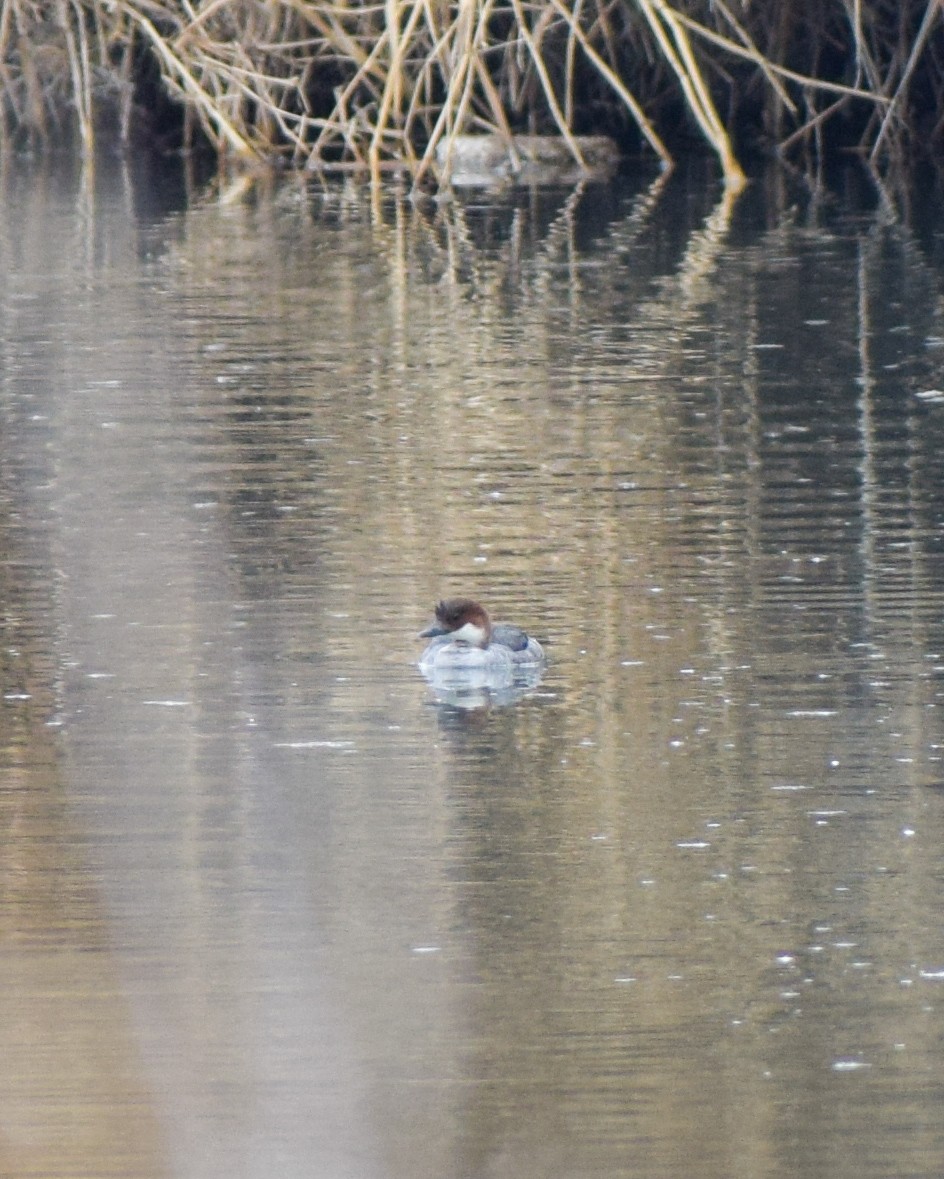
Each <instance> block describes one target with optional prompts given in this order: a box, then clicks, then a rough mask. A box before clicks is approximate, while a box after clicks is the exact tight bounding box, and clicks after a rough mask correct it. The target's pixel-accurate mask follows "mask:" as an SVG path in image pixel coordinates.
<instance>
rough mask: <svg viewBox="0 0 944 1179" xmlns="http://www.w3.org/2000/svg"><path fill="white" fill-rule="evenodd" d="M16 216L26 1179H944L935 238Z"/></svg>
mask: <svg viewBox="0 0 944 1179" xmlns="http://www.w3.org/2000/svg"><path fill="white" fill-rule="evenodd" d="M3 185H4V190H5V191H4V197H5V199H4V203H3V206H2V209H3V211H2V213H0V253H2V256H3V262H4V266H3V273H4V276H5V277H4V281H3V285H2V296H0V333H2V348H3V360H2V374H3V375H2V389H0V539H2V546H0V552H2V554H3V555H2V558H0V598H2V603H3V611H2V629H0V636H2V643H0V666H2V670H3V697H2V701H0V757H2V762H0V765H2V773H0V952H2V964H3V965H2V969H3V978H4V984H3V986H2V988H0V1109H2V1110H3V1118H2V1121H0V1175H10V1176H18V1177H19V1176H33V1175H35V1176H46V1175H50V1174H57V1175H68V1176H86V1175H88V1176H108V1175H115V1176H142V1177H150V1176H170V1175H173V1176H194V1177H198V1179H203V1177H212V1176H227V1177H230V1176H256V1175H259V1176H262V1175H265V1176H269V1175H272V1174H279V1175H284V1176H293V1175H299V1176H301V1175H305V1176H311V1175H317V1176H319V1177H324V1179H347V1177H349V1176H350V1177H351V1179H354V1177H356V1179H368V1177H372V1176H378V1177H384V1179H394V1177H397V1176H404V1177H407V1176H409V1177H411V1179H414V1177H417V1176H436V1177H437V1179H503V1177H505V1176H508V1177H511V1176H514V1177H516V1179H518V1177H521V1176H524V1177H529V1176H534V1177H538V1176H542V1177H543V1176H555V1177H558V1176H566V1177H573V1179H578V1177H579V1179H587V1177H591V1176H593V1177H596V1176H599V1177H601V1179H602V1177H604V1176H606V1177H617V1176H633V1177H635V1176H646V1177H649V1176H652V1177H656V1179H659V1177H665V1179H682V1177H686V1179H687V1177H688V1176H690V1175H691V1174H692V1173H693V1168H694V1169H696V1170H697V1172H698V1174H699V1175H700V1176H703V1177H709V1179H710V1177H717V1179H730V1177H731V1176H741V1175H743V1176H751V1177H754V1176H761V1175H762V1176H771V1177H780V1176H782V1177H784V1179H787V1177H790V1179H794V1177H796V1176H804V1177H819V1176H823V1177H826V1176H829V1177H830V1179H843V1177H846V1176H848V1177H849V1179H852V1177H853V1176H855V1177H856V1179H861V1177H869V1176H875V1177H876V1179H877V1177H887V1176H890V1175H895V1176H899V1177H905V1176H937V1175H940V1174H941V1173H942V1172H944V1122H942V1120H941V1117H940V1110H941V1108H942V1101H944V1080H942V1075H941V1069H940V1060H941V1052H942V1049H944V922H942V918H941V913H942V911H944V853H942V851H941V848H942V847H944V767H942V760H941V759H942V748H944V722H942V709H941V701H942V690H944V686H942V677H944V630H942V628H944V622H942V617H944V609H942V607H944V544H942V525H944V459H942V457H941V456H942V455H944V372H942V362H944V313H942V298H941V292H942V273H941V250H940V238H941V231H940V230H939V229H936V228H935V227H934V224H933V219H932V218H931V217H930V215H929V214H928V213H927V210H926V209H924V208H923V207H922V206H921V205H920V202H919V201H916V202H915V205H914V213H915V215H914V217H912V215H911V210H909V211H908V212H907V213H906V214H902V215H899V216H896V215H895V214H894V213H893V212H892V209H891V206H889V205H888V204H887V203H883V202H882V201H881V200H879V199H877V198H876V196H875V194H874V192H873V191H872V190H871V189H870V188H869V186H868V184H867V183H865V182H864V181H863V179H862V178H861V175H859V174H850V176H849V178H848V179H847V180H845V181H844V185H843V187H837V188H836V189H835V190H833V191H831V192H829V193H825V194H819V195H818V197H817V199H813V198H811V197H810V195H809V194H808V193H805V192H803V191H802V190H800V189H799V188H796V187H793V186H792V182H789V181H787V180H786V179H784V178H783V177H782V176H777V175H771V176H769V177H765V178H762V179H759V180H758V181H756V182H755V183H754V185H753V186H752V187H751V188H750V189H749V190H748V191H747V193H746V194H745V195H744V196H743V197H742V198H741V199H740V200H737V201H735V200H730V199H726V198H724V197H723V196H722V194H721V193H720V192H719V191H718V190H717V189H716V188H715V187H713V185H712V182H711V181H710V180H706V179H704V178H702V177H699V176H695V175H690V176H682V177H677V178H673V179H670V180H669V181H663V180H655V179H653V178H652V177H640V178H638V179H634V180H630V179H628V178H624V179H623V180H621V181H620V182H619V183H614V184H613V185H612V186H606V187H603V186H600V187H591V188H588V189H586V190H583V191H580V190H568V191H566V192H565V191H555V190H533V191H520V192H514V191H506V192H497V193H487V192H481V191H468V192H462V193H458V194H457V195H456V197H455V199H454V200H452V201H449V202H440V203H434V202H426V201H420V202H412V201H410V200H409V199H406V198H404V197H401V196H400V195H398V194H397V193H396V192H395V191H394V190H390V191H386V192H381V193H377V192H372V191H371V190H370V189H367V188H365V187H363V186H360V185H357V184H353V183H345V182H339V183H337V184H324V185H322V184H317V183H312V184H308V185H305V184H303V183H301V182H296V181H293V180H285V181H283V182H282V183H280V184H278V185H276V184H273V185H271V186H265V185H256V186H255V187H249V186H246V188H245V189H242V190H241V189H239V188H238V187H237V186H235V185H234V186H233V188H232V189H230V190H227V191H224V192H222V193H215V194H213V195H209V194H207V195H204V196H201V197H198V198H197V199H194V200H193V201H191V202H189V203H186V202H184V201H182V200H181V199H180V189H179V187H178V186H177V184H176V183H175V182H172V181H171V180H168V181H167V182H166V183H164V184H162V185H161V186H157V185H151V184H149V183H148V182H147V180H146V178H145V179H142V177H140V176H134V175H132V174H130V173H124V172H122V171H121V170H120V169H118V168H117V166H116V167H115V169H113V170H112V171H109V172H105V173H101V174H100V175H99V176H98V178H97V180H96V182H95V183H94V184H92V183H91V182H89V180H88V178H87V177H82V176H81V175H72V176H67V175H64V174H49V173H46V172H42V171H39V170H32V169H29V168H27V167H26V166H23V167H21V168H19V169H13V170H8V171H7V172H6V173H5V174H4V176H3ZM162 194H163V195H162ZM915 224H918V225H919V228H918V229H917V230H916V229H913V228H912V226H913V225H915ZM460 592H461V593H471V594H474V595H476V596H480V597H481V598H482V599H483V600H485V601H486V603H487V604H488V605H489V607H490V608H492V609H493V612H494V613H495V614H497V615H498V616H499V617H506V618H510V619H514V620H516V621H519V622H521V623H522V624H524V625H526V626H527V627H528V629H529V630H530V631H532V632H533V633H534V634H535V635H536V636H537V637H538V638H539V639H540V640H541V642H542V643H543V644H544V646H545V648H546V650H547V653H548V656H549V666H548V669H547V671H546V673H545V675H544V676H543V679H541V681H540V683H538V684H537V685H536V686H534V687H533V688H532V689H530V690H528V691H527V692H525V693H523V694H522V695H521V696H520V698H518V699H516V700H515V701H514V702H513V703H511V704H509V705H508V706H501V702H500V701H496V700H492V701H489V700H488V699H487V698H486V699H485V700H484V701H483V702H482V703H483V706H482V707H459V706H456V705H455V704H451V703H449V702H444V701H443V699H442V698H440V697H438V696H437V694H436V693H435V692H434V691H432V690H431V689H430V687H429V686H428V685H427V683H426V682H425V681H424V679H423V678H422V677H421V676H420V674H419V672H418V671H417V669H416V666H415V665H416V660H417V658H418V656H419V654H420V651H421V649H422V642H421V641H420V640H418V639H417V638H416V635H417V632H418V631H419V630H420V629H421V628H422V627H423V626H424V625H425V624H426V623H427V622H428V620H429V617H430V611H431V608H432V606H433V604H434V603H435V602H436V601H437V600H438V599H439V598H440V597H443V596H446V595H448V594H454V593H460Z"/></svg>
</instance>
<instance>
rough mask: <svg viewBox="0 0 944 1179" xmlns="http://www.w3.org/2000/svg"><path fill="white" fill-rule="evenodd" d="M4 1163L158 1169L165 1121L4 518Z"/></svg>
mask: <svg viewBox="0 0 944 1179" xmlns="http://www.w3.org/2000/svg"><path fill="white" fill-rule="evenodd" d="M0 534H2V536H3V540H4V544H3V549H4V553H5V555H6V558H7V563H6V564H5V566H4V569H3V571H2V572H0V591H2V597H3V602H4V606H5V610H4V623H3V625H2V626H0V643H2V651H3V656H2V663H0V671H2V684H3V692H4V704H3V706H2V708H0V759H2V767H3V768H2V774H0V847H2V853H0V947H2V950H0V956H2V976H3V982H2V986H0V1060H2V1062H3V1063H2V1066H0V1108H2V1110H3V1116H2V1128H0V1173H2V1174H3V1175H10V1176H14V1175H15V1176H22V1177H26V1176H33V1175H35V1176H45V1175H65V1174H76V1175H77V1174H83V1175H84V1174H89V1175H91V1174H97V1175H106V1174H113V1175H132V1174H135V1175H136V1174H147V1175H154V1176H158V1175H163V1174H165V1173H167V1172H166V1171H165V1168H164V1166H163V1162H162V1159H163V1148H162V1144H161V1133H162V1132H161V1129H160V1126H159V1124H158V1120H157V1119H156V1118H155V1116H154V1111H153V1109H152V1107H151V1102H150V1096H149V1093H148V1086H147V1082H146V1079H145V1078H144V1077H143V1076H142V1072H141V1061H140V1058H139V1053H138V1046H137V1043H136V1040H135V1035H134V1029H133V1026H132V1021H131V1018H130V1013H129V1010H128V1003H127V999H126V996H125V993H124V988H123V980H122V978H121V974H120V970H119V968H118V965H117V963H116V962H115V960H114V958H113V957H112V955H111V954H110V952H109V941H110V936H111V934H110V928H109V923H108V918H107V915H106V913H105V912H104V911H103V907H102V905H101V901H100V897H99V895H98V889H97V886H96V882H95V879H94V877H93V876H92V875H91V874H90V872H89V868H88V864H87V862H86V861H85V859H84V855H83V848H82V845H83V833H82V832H81V831H79V830H77V829H76V826H75V824H74V821H73V816H72V814H71V813H70V809H69V805H68V799H67V788H66V784H65V783H64V782H63V774H62V767H61V759H60V752H59V749H58V747H57V742H56V739H55V735H54V732H53V730H52V729H50V727H49V720H50V718H51V717H52V716H53V715H54V712H55V700H54V693H53V687H54V682H53V676H52V675H51V671H52V669H51V668H50V665H49V657H48V651H47V650H46V649H44V646H43V641H42V640H43V636H41V635H40V634H38V633H37V630H36V624H37V619H36V617H35V616H34V617H30V614H31V613H32V612H31V611H30V610H29V599H30V597H31V596H32V595H31V593H30V587H29V584H28V579H24V578H23V576H22V574H20V575H17V574H16V573H15V572H12V571H15V570H16V569H17V562H16V560H15V558H16V556H21V555H22V554H19V553H17V545H16V543H15V541H13V540H12V538H11V531H10V528H9V526H8V521H6V520H4V521H3V522H2V524H0Z"/></svg>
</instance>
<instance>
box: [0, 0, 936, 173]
mask: <svg viewBox="0 0 944 1179" xmlns="http://www.w3.org/2000/svg"><path fill="white" fill-rule="evenodd" d="M942 21H944V4H942V3H939V2H937V0H935V2H932V3H930V4H929V3H927V0H898V2H896V3H894V4H893V3H891V2H890V0H792V2H791V3H790V4H786V3H781V4H775V3H764V4H760V3H756V2H752V0H538V2H536V0H374V2H369V0H205V2H204V3H202V5H201V4H200V3H199V2H198V0H4V3H3V4H2V6H0V98H2V118H0V139H2V142H3V143H4V144H7V145H8V144H11V143H19V142H22V141H23V140H24V138H27V139H30V140H32V141H33V142H40V141H43V140H47V139H50V138H52V137H54V136H56V135H59V134H61V133H62V132H63V131H65V130H66V129H73V130H75V131H77V133H78V136H79V138H80V141H81V143H82V145H83V148H84V150H85V151H87V152H91V151H92V149H93V145H94V141H95V135H96V127H97V118H98V113H99V112H100V111H101V110H102V108H103V107H109V108H110V109H112V110H113V111H117V113H118V120H117V122H118V126H119V128H120V134H121V135H122V136H123V137H125V138H127V137H128V136H130V134H131V129H132V126H133V124H134V119H135V115H136V114H137V113H138V109H139V108H140V107H141V106H142V105H148V104H153V103H154V101H155V99H156V97H157V96H158V95H159V93H160V91H161V90H163V91H165V92H169V93H170V95H171V96H172V97H173V98H174V99H176V100H179V105H180V107H181V109H183V110H184V111H185V112H186V113H185V118H184V120H183V125H184V139H185V141H186V142H188V143H192V141H193V139H194V137H195V136H196V135H197V134H198V133H199V134H200V135H201V136H202V137H205V139H206V140H207V141H208V142H209V143H210V144H211V145H212V146H213V147H214V148H215V149H216V150H217V151H218V152H220V153H221V154H225V155H228V156H232V155H235V156H238V157H246V158H262V159H271V158H273V157H279V158H282V159H286V160H288V161H290V162H291V163H293V164H294V165H295V166H303V167H308V168H322V167H348V168H350V167H361V168H364V169H368V170H370V172H371V173H372V174H373V175H375V176H376V175H377V174H378V173H379V172H381V171H382V170H383V169H385V168H388V167H405V168H409V169H410V170H411V171H412V172H413V174H414V176H415V177H416V178H417V179H420V178H421V177H422V176H423V174H424V173H425V172H426V171H427V169H429V168H430V166H431V164H432V162H433V160H434V159H435V158H436V151H437V148H438V147H439V145H440V144H441V143H442V142H445V143H447V144H448V143H449V142H451V141H452V140H453V139H454V137H455V136H456V135H458V134H463V133H469V132H471V133H475V132H491V133H496V134H498V135H500V136H502V137H504V138H505V139H506V140H510V137H511V136H512V134H513V133H514V132H517V131H527V132H531V133H534V132H537V133H545V134H552V135H556V136H559V137H561V138H562V139H563V141H564V142H565V143H566V144H568V145H569V147H570V150H571V153H572V155H573V156H574V159H575V160H577V161H578V162H579V161H580V158H581V157H580V147H579V144H578V142H577V140H576V138H575V136H576V135H577V133H578V132H589V131H593V132H599V131H601V130H606V131H609V132H610V133H615V134H616V135H617V137H620V138H623V139H624V140H631V139H632V138H633V136H634V135H635V136H637V137H638V139H639V140H640V141H642V142H645V143H647V144H648V145H649V146H650V147H651V148H652V150H653V151H655V152H656V153H657V154H658V155H659V157H661V159H662V161H663V162H664V163H666V164H668V163H670V161H671V154H670V149H669V147H668V146H667V142H668V141H670V140H674V141H675V142H678V140H679V138H680V137H679V126H680V124H683V123H686V122H687V123H688V124H689V125H690V126H691V127H693V128H696V129H697V130H698V131H699V132H700V133H701V135H702V136H703V137H704V139H705V140H706V142H707V143H708V144H709V145H710V147H711V149H712V150H713V151H714V152H715V153H716V154H717V157H718V159H719V161H720V164H721V167H722V170H723V173H724V176H725V178H726V180H727V181H728V183H729V185H731V186H732V187H735V188H736V187H738V186H739V185H740V184H741V183H742V182H743V173H742V171H741V165H740V163H739V161H738V158H737V155H736V153H735V149H734V147H733V145H732V137H733V135H734V134H735V131H736V132H737V133H738V135H739V136H740V138H741V139H743V140H745V141H747V143H748V146H751V143H752V142H753V143H757V144H761V143H763V144H764V146H766V147H768V148H773V149H775V150H779V151H781V152H783V153H797V152H800V151H808V152H809V151H813V152H815V153H817V155H818V157H819V158H820V159H821V157H822V154H823V152H824V151H825V150H827V146H828V144H829V142H830V141H832V142H836V143H840V144H841V145H842V146H846V147H848V146H855V147H857V148H858V149H859V150H862V151H864V152H866V153H869V154H870V155H871V156H872V158H873V160H876V161H877V160H879V159H880V158H894V157H896V156H900V155H901V153H902V152H903V151H904V150H905V149H906V148H907V146H908V144H909V142H910V141H911V142H913V141H915V140H916V139H920V140H921V141H923V142H928V141H930V140H933V138H934V137H936V136H937V135H939V134H940V131H941V126H940V118H941V112H942V111H944V103H942V99H944V71H942V70H941V69H940V65H941V62H940V58H941V57H942V53H944V51H942V36H941V23H942ZM722 110H723V111H724V112H725V113H724V116H722V114H721V111H722Z"/></svg>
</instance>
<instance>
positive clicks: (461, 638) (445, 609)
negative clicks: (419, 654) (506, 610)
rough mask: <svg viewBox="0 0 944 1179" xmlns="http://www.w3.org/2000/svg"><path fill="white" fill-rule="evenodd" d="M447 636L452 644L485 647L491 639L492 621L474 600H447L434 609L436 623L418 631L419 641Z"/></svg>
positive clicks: (482, 607) (481, 606)
mask: <svg viewBox="0 0 944 1179" xmlns="http://www.w3.org/2000/svg"><path fill="white" fill-rule="evenodd" d="M439 635H448V637H449V638H450V639H452V640H453V642H456V643H468V644H469V646H470V647H487V646H488V644H489V642H490V641H491V638H492V620H491V618H489V616H488V611H487V610H486V609H485V607H484V606H483V605H482V603H481V602H476V601H475V599H474V598H447V599H446V600H445V601H442V602H440V603H439V605H438V606H437V607H436V621H435V622H434V623H432V625H430V626H428V627H427V628H426V629H425V630H422V631H420V638H421V639H429V638H434V637H436V636H439Z"/></svg>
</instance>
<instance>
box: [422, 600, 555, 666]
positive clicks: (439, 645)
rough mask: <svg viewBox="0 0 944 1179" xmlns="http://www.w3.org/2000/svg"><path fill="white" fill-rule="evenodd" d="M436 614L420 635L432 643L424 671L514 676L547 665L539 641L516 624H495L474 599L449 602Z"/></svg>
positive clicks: (442, 605)
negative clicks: (463, 670)
mask: <svg viewBox="0 0 944 1179" xmlns="http://www.w3.org/2000/svg"><path fill="white" fill-rule="evenodd" d="M435 614H436V621H435V622H434V623H432V624H431V625H430V626H428V627H426V629H425V630H422V631H420V633H419V637H420V638H421V639H431V640H432V642H430V644H429V645H428V646H427V648H426V650H425V651H424V652H423V655H422V657H421V658H420V667H421V668H424V667H425V668H431V669H434V668H446V667H449V668H453V669H454V668H459V667H469V668H472V667H475V668H486V669H494V670H496V671H497V670H501V669H508V668H510V669H511V671H512V672H513V673H514V672H515V671H516V669H521V670H526V669H532V668H538V667H542V666H543V665H544V663H545V662H546V659H545V655H544V650H543V648H542V647H541V644H540V643H539V642H538V641H537V639H533V638H531V636H530V635H529V634H528V633H527V631H525V630H523V629H522V628H521V627H520V626H516V625H515V624H514V623H511V622H494V623H493V622H492V620H491V617H490V616H489V613H488V611H487V610H486V609H485V607H484V606H483V605H482V603H481V602H478V601H476V600H475V599H474V598H446V599H444V600H443V601H441V602H440V603H439V604H438V605H437V606H436V610H435Z"/></svg>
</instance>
